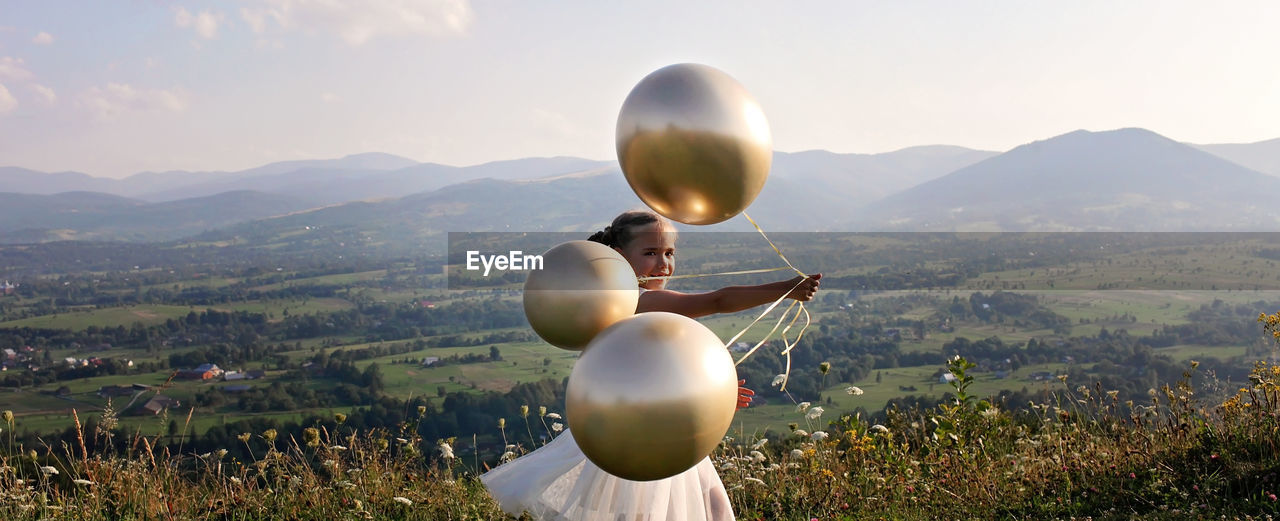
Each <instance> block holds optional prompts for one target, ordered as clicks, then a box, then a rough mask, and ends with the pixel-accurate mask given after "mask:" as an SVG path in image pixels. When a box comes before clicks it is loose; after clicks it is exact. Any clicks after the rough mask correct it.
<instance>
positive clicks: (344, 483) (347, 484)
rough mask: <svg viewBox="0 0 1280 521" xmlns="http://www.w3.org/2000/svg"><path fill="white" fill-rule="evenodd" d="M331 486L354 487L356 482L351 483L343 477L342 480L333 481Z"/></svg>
mask: <svg viewBox="0 0 1280 521" xmlns="http://www.w3.org/2000/svg"><path fill="white" fill-rule="evenodd" d="M333 486H335V487H338V488H356V484H355V483H352V482H350V481H347V480H345V479H344V480H342V481H339V482H337V483H334V484H333Z"/></svg>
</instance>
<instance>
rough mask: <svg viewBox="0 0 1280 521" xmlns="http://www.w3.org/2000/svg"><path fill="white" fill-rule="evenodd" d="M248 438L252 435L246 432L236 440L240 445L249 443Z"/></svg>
mask: <svg viewBox="0 0 1280 521" xmlns="http://www.w3.org/2000/svg"><path fill="white" fill-rule="evenodd" d="M250 436H253V435H252V434H249V433H247V432H246V433H243V434H241V435H239V436H236V439H238V440H240V442H241V443H249V437H250Z"/></svg>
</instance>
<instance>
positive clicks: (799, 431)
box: [795, 429, 809, 438]
mask: <svg viewBox="0 0 1280 521" xmlns="http://www.w3.org/2000/svg"><path fill="white" fill-rule="evenodd" d="M795 434H796V436H799V437H801V438H808V437H809V431H806V430H804V429H796V433H795Z"/></svg>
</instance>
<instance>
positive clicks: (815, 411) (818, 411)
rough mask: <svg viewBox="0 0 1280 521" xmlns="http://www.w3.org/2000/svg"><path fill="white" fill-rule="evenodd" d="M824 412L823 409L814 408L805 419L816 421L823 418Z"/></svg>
mask: <svg viewBox="0 0 1280 521" xmlns="http://www.w3.org/2000/svg"><path fill="white" fill-rule="evenodd" d="M823 412H824V411H823V409H822V407H814V408H812V409H809V413H808V414H806V415H804V417H805V419H808V420H816V419H818V418H819V417H821V416H822V413H823Z"/></svg>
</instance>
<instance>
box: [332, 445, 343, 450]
mask: <svg viewBox="0 0 1280 521" xmlns="http://www.w3.org/2000/svg"><path fill="white" fill-rule="evenodd" d="M329 448H331V449H333V450H347V447H346V446H343V445H332V446H330V447H329Z"/></svg>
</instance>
